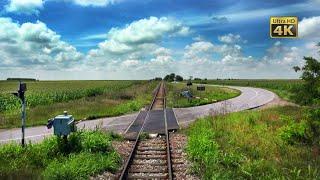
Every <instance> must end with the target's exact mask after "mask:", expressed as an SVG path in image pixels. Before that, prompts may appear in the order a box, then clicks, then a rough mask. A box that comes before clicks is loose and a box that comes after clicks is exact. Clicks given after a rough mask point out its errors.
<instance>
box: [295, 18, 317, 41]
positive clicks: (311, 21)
mask: <svg viewBox="0 0 320 180" xmlns="http://www.w3.org/2000/svg"><path fill="white" fill-rule="evenodd" d="M298 33H299V36H300V37H301V38H312V39H320V16H314V17H310V18H304V19H302V21H300V22H299V32H298Z"/></svg>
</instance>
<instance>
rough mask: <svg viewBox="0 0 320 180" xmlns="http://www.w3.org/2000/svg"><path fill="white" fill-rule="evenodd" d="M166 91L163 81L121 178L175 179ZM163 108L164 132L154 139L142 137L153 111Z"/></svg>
mask: <svg viewBox="0 0 320 180" xmlns="http://www.w3.org/2000/svg"><path fill="white" fill-rule="evenodd" d="M165 108H166V91H165V84H164V82H161V83H160V85H159V86H158V88H157V90H156V93H155V96H154V98H153V101H152V103H151V105H150V106H149V109H148V111H147V115H146V117H145V119H144V122H143V125H142V127H141V129H140V131H139V133H138V136H137V138H136V140H135V143H134V147H133V149H132V151H131V153H130V156H129V158H128V160H127V162H126V164H125V166H124V168H123V171H122V173H121V176H120V179H121V180H122V179H173V174H172V164H171V163H172V161H171V150H170V141H169V131H168V127H167V120H166V110H165ZM159 110H162V111H163V113H164V116H163V117H164V118H162V119H159V121H163V123H164V128H165V129H164V132H165V133H164V134H160V135H158V136H157V137H155V138H152V139H142V138H141V135H142V134H143V129H144V124H145V122H146V121H148V118H149V114H150V112H151V111H159Z"/></svg>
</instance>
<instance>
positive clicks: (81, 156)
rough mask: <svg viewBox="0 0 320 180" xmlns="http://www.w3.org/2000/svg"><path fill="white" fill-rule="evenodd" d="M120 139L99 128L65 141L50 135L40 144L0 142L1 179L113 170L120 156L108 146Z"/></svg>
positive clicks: (79, 175)
mask: <svg viewBox="0 0 320 180" xmlns="http://www.w3.org/2000/svg"><path fill="white" fill-rule="evenodd" d="M114 139H119V137H118V136H116V135H114V134H113V133H105V132H102V131H101V130H94V131H78V132H75V133H72V134H71V135H70V136H69V137H68V141H67V144H62V140H61V139H57V137H50V138H47V139H45V140H44V141H43V142H41V143H39V144H28V145H27V147H26V148H22V147H21V146H20V145H19V144H6V145H1V146H0V179H12V178H15V179H25V178H27V177H29V179H39V178H41V179H88V178H89V176H91V175H94V174H97V173H99V172H102V171H109V172H115V171H116V170H117V169H118V168H119V166H120V156H119V154H117V152H115V151H114V149H113V148H112V146H111V141H112V140H114Z"/></svg>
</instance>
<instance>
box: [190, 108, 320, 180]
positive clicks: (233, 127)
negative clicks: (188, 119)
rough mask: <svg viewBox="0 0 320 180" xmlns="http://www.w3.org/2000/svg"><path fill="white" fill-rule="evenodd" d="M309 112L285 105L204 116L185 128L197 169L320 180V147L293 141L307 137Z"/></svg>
mask: <svg viewBox="0 0 320 180" xmlns="http://www.w3.org/2000/svg"><path fill="white" fill-rule="evenodd" d="M304 114H305V109H303V108H301V107H291V106H286V107H275V108H271V109H264V110H256V111H243V112H237V113H231V114H227V115H220V116H216V117H207V118H203V119H199V120H198V121H196V122H195V123H194V124H192V125H191V127H189V128H188V129H187V130H186V133H187V135H188V137H189V139H188V145H187V153H188V156H189V158H190V160H191V161H192V163H193V171H194V172H195V173H196V174H198V175H199V176H200V177H202V178H203V179H319V178H320V156H319V147H318V148H317V147H315V146H313V145H309V144H305V143H302V142H300V141H295V140H294V141H289V139H292V138H293V139H294V138H296V139H301V137H303V136H304V135H305V133H306V129H305V128H306V126H305V123H304V122H305V121H304V118H305V115H304Z"/></svg>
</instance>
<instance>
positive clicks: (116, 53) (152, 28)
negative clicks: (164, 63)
mask: <svg viewBox="0 0 320 180" xmlns="http://www.w3.org/2000/svg"><path fill="white" fill-rule="evenodd" d="M186 29H189V28H188V27H186V26H183V25H182V23H180V22H179V21H177V20H174V19H170V18H166V17H161V18H157V17H150V18H145V19H140V20H137V21H134V22H132V23H131V24H128V25H126V26H125V27H123V28H119V27H117V28H112V29H111V30H110V31H109V32H108V33H107V39H106V40H105V41H103V42H101V43H99V45H98V49H93V50H90V52H89V55H88V58H89V59H93V58H95V59H97V58H100V59H101V58H104V59H106V58H107V59H118V60H119V59H128V58H129V57H130V58H133V57H132V56H134V58H135V59H143V58H145V56H146V54H148V53H149V52H154V53H160V51H165V49H158V50H157V51H158V52H156V51H155V50H156V49H157V48H159V46H158V45H157V43H158V42H159V41H161V40H162V39H163V38H165V37H172V36H183V35H185V34H186V31H188V30H186Z"/></svg>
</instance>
